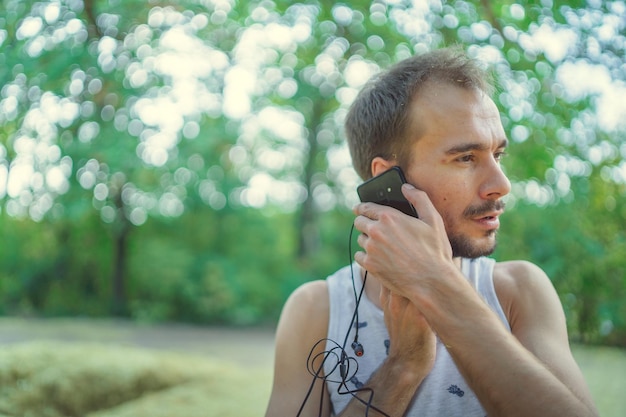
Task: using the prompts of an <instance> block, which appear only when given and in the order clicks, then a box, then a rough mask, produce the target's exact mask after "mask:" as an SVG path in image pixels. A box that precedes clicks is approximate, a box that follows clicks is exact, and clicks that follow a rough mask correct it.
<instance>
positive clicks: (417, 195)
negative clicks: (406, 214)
mask: <svg viewBox="0 0 626 417" xmlns="http://www.w3.org/2000/svg"><path fill="white" fill-rule="evenodd" d="M402 194H404V197H406V199H407V200H409V203H411V204H412V205H413V207H414V208H415V211H417V216H418V218H419V219H420V220H422V221H424V222H426V223H428V224H431V225H434V224H435V223H437V221H438V219H439V220H440V219H441V216H440V215H439V212H438V211H437V209H436V208H435V206H434V205H433V203H432V202H431V201H430V198H429V197H428V194H426V192H425V191H422V190H420V189H417V188H415V187H414V186H413V185H411V184H409V183H405V184H402Z"/></svg>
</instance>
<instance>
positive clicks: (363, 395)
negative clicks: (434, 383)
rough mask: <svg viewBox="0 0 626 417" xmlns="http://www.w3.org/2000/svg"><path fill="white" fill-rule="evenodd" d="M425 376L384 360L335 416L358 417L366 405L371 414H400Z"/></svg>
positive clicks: (422, 373)
mask: <svg viewBox="0 0 626 417" xmlns="http://www.w3.org/2000/svg"><path fill="white" fill-rule="evenodd" d="M426 375H427V373H426V372H419V371H411V370H410V368H409V367H407V366H406V365H405V364H403V363H400V361H394V360H393V359H387V360H386V361H385V362H383V364H382V365H381V366H380V368H378V370H377V371H376V372H375V373H374V374H373V375H372V377H371V378H370V379H369V381H368V382H367V383H366V384H365V386H364V387H363V388H362V389H360V390H358V392H355V393H354V395H355V396H356V398H353V399H352V401H350V403H348V405H347V406H346V408H345V409H344V410H343V411H342V412H341V414H339V415H338V417H353V416H355V417H356V416H359V417H361V416H363V415H365V410H366V409H367V408H368V407H369V411H370V414H369V415H372V416H378V415H380V416H384V415H387V416H392V417H395V416H402V415H404V413H405V412H406V410H407V408H408V406H409V404H410V403H411V400H412V398H413V396H414V395H415V392H416V391H417V388H418V387H419V386H420V384H421V383H422V381H423V380H424V378H425V377H426Z"/></svg>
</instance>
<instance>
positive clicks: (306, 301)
mask: <svg viewBox="0 0 626 417" xmlns="http://www.w3.org/2000/svg"><path fill="white" fill-rule="evenodd" d="M328 311H329V302H328V289H327V286H326V282H324V281H313V282H309V283H307V284H304V285H302V286H301V287H299V288H298V289H296V291H294V292H293V294H291V296H290V297H289V299H288V300H287V302H286V303H285V306H284V307H283V311H282V313H281V317H280V320H279V322H278V328H277V330H276V347H275V356H274V383H273V386H272V394H271V396H270V401H269V405H268V408H267V411H266V414H265V416H266V417H286V416H294V417H295V416H296V415H297V413H298V411H299V410H300V406H301V405H302V404H303V401H304V399H305V396H306V395H307V392H308V390H309V387H310V386H311V384H312V383H313V378H314V377H313V375H311V374H310V373H309V371H308V370H307V361H308V358H309V353H311V349H313V347H314V346H316V348H315V351H314V352H312V355H311V357H314V356H316V355H319V354H322V353H323V352H324V350H326V344H325V343H324V342H323V339H325V338H326V335H327V333H328V331H327V330H328ZM320 341H322V342H321V343H319V344H317V343H318V342H320ZM316 344H317V345H316ZM317 365H318V366H320V365H321V362H317ZM321 376H323V372H322V375H321ZM320 396H321V397H322V398H323V400H322V404H323V405H322V413H321V414H320V413H319V411H320V410H319V408H320ZM300 415H301V416H303V417H309V416H311V417H313V416H318V415H321V416H326V417H327V416H329V415H330V402H329V399H328V393H327V392H326V387H325V384H324V381H323V380H321V379H320V380H317V381H315V386H314V388H313V391H312V392H311V394H310V396H309V399H308V401H307V402H306V404H305V408H304V409H303V410H302V413H301V414H300Z"/></svg>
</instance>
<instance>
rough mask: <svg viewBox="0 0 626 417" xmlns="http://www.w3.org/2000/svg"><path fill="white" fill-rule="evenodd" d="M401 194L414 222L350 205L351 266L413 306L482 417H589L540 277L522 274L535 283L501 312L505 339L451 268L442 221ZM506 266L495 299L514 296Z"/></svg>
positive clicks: (418, 200)
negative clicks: (505, 318)
mask: <svg viewBox="0 0 626 417" xmlns="http://www.w3.org/2000/svg"><path fill="white" fill-rule="evenodd" d="M406 191H407V192H406V193H405V195H406V196H407V198H408V199H409V201H410V202H411V203H412V204H413V205H414V206H415V207H416V209H417V211H418V212H419V213H420V216H421V217H420V219H421V220H418V219H413V218H410V217H409V216H401V215H398V214H397V213H394V212H393V211H391V210H388V209H387V208H385V207H381V206H377V205H372V204H361V205H359V206H357V208H356V214H358V215H359V217H358V218H357V220H356V221H355V226H356V227H357V229H358V230H359V231H361V232H362V235H361V236H359V244H360V245H361V247H363V248H364V249H365V252H357V254H356V255H355V259H356V260H357V262H359V264H361V265H362V266H363V267H364V268H365V269H367V270H368V271H370V273H372V274H375V275H376V276H377V278H378V279H379V280H380V281H381V282H382V284H383V285H385V286H386V287H388V288H391V290H392V291H394V292H396V293H401V294H403V295H404V296H405V297H407V298H408V299H409V300H411V302H412V303H413V304H414V305H416V306H418V308H419V310H420V312H421V314H423V316H424V317H425V318H426V320H427V321H428V324H429V325H430V327H431V328H432V329H433V330H434V331H435V332H436V333H437V334H438V336H439V337H440V339H441V341H442V342H443V343H444V344H445V345H446V346H447V347H448V350H449V351H450V354H451V355H452V357H453V358H454V360H455V363H456V364H457V367H458V368H459V370H460V371H461V373H462V374H463V376H464V377H465V379H466V380H467V382H468V383H469V384H470V386H471V387H472V389H473V390H474V392H475V393H476V395H477V397H478V398H479V400H480V402H481V404H482V405H483V407H484V408H485V409H486V411H487V412H488V413H489V414H490V415H497V416H529V415H541V416H563V415H567V416H596V415H597V412H596V410H595V407H594V406H593V402H592V401H591V399H590V397H589V395H588V392H587V390H586V389H585V388H584V386H585V384H584V381H583V380H582V377H581V376H580V371H579V370H578V368H577V366H576V364H575V363H574V361H573V360H570V359H569V358H568V355H570V354H569V347H568V345H567V336H566V330H565V325H564V320H563V319H562V311H561V310H560V303H559V301H558V297H556V295H555V294H554V290H553V289H552V290H551V291H552V292H550V291H548V289H549V286H548V285H547V284H546V280H547V278H546V277H545V274H543V275H541V274H539V273H538V272H537V269H534V270H533V269H531V268H527V269H524V268H522V269H523V270H525V271H526V273H525V274H526V276H525V278H526V279H528V280H532V281H533V282H535V284H533V285H528V284H523V285H522V284H520V285H522V286H523V291H522V293H521V294H520V295H519V296H517V295H516V296H512V298H513V300H514V301H511V302H510V303H508V304H509V307H507V308H508V309H509V311H510V313H511V317H510V318H511V321H512V327H513V332H514V333H513V334H511V333H510V332H509V331H508V329H506V328H505V327H504V326H503V325H502V323H501V321H500V319H499V318H498V317H497V316H496V314H495V313H494V312H493V311H491V309H490V308H489V307H488V306H487V304H486V303H485V302H484V301H483V300H482V299H481V298H480V296H479V295H478V294H477V292H476V291H475V290H474V288H472V287H471V285H470V284H469V282H468V281H467V280H466V279H465V277H464V276H463V275H462V273H461V272H460V271H459V269H458V267H457V266H456V265H455V264H454V261H453V259H452V257H451V251H450V247H449V243H448V241H447V236H446V233H445V227H444V225H443V220H442V219H441V216H439V215H438V213H437V212H436V210H435V209H434V207H433V206H432V203H430V200H429V199H428V196H427V195H426V194H425V193H423V192H421V191H419V190H416V189H410V188H407V189H406ZM407 248H410V250H407ZM514 266H515V265H513V266H511V265H509V268H511V270H513V274H511V276H510V277H508V279H502V282H501V283H500V284H499V285H498V287H497V288H498V289H499V295H504V294H505V293H507V289H508V290H509V292H515V291H516V290H517V289H518V288H514V289H513V290H511V289H510V288H507V284H508V285H509V286H510V285H513V284H512V283H511V280H512V279H513V278H514V282H517V280H518V278H520V277H517V276H514V275H516V274H518V273H519V272H521V271H517V272H515V270H516V268H514ZM518 266H519V265H518ZM518 269H520V268H518ZM533 271H534V272H533ZM500 272H504V270H502V271H500ZM500 272H499V273H500ZM503 275H504V274H503ZM521 275H522V276H521V278H524V274H521ZM502 284H504V285H502ZM529 300H533V302H532V303H530V304H526V303H527V302H528V301H529ZM505 304H507V302H506V297H505ZM559 355H564V356H561V357H560V356H559Z"/></svg>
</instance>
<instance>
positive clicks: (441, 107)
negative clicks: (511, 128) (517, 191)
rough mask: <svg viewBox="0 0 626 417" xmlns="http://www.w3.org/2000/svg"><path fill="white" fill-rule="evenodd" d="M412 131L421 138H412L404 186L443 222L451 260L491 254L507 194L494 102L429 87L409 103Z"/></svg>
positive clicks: (477, 94)
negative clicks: (419, 193) (422, 196)
mask: <svg viewBox="0 0 626 417" xmlns="http://www.w3.org/2000/svg"><path fill="white" fill-rule="evenodd" d="M418 126H419V128H418ZM410 131H411V132H420V135H419V137H414V138H412V140H413V141H414V144H413V146H412V151H411V163H410V164H409V167H408V168H407V169H406V176H407V180H408V181H409V182H410V183H411V184H413V185H415V186H416V187H417V188H420V189H422V190H424V191H425V192H426V193H427V194H428V196H429V197H430V199H431V200H432V202H433V204H434V206H435V208H436V209H437V211H438V212H439V214H440V215H441V216H442V218H443V221H444V223H445V226H446V231H447V233H448V238H449V239H450V243H451V244H452V250H453V254H454V256H463V257H468V258H475V257H479V256H484V255H488V254H490V253H492V252H493V250H494V249H495V245H496V232H497V230H498V228H499V226H500V223H499V219H498V217H499V215H500V214H502V211H503V210H504V204H503V203H502V201H501V198H502V197H503V196H505V195H506V194H508V193H509V191H510V189H511V184H510V182H509V180H508V179H507V177H506V176H505V175H504V173H503V172H502V170H501V167H500V158H501V156H502V155H503V153H504V149H505V147H506V145H507V139H506V136H505V133H504V129H503V128H502V123H501V122H500V114H499V113H498V109H497V108H496V105H495V104H494V102H493V101H492V100H491V99H490V98H489V97H487V96H486V95H485V94H483V93H481V92H479V91H476V90H466V89H463V88H459V87H456V86H452V85H446V84H440V83H431V84H429V85H426V86H425V88H424V89H423V90H422V92H421V94H420V95H419V97H417V98H416V99H415V100H414V102H413V103H412V108H411V128H410Z"/></svg>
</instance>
